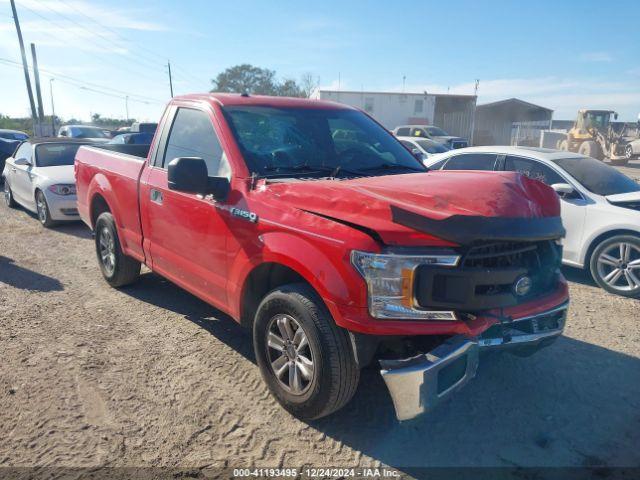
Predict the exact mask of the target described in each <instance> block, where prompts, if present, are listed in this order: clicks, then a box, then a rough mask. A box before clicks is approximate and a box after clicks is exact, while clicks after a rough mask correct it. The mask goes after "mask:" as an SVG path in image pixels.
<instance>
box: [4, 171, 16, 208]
mask: <svg viewBox="0 0 640 480" xmlns="http://www.w3.org/2000/svg"><path fill="white" fill-rule="evenodd" d="M3 191H4V203H6V205H7V207H9V208H16V207H17V206H18V204H17V203H16V201H15V200H14V199H13V193H12V192H11V187H10V186H9V182H7V179H6V178H5V179H4V187H3Z"/></svg>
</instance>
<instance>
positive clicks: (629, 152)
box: [624, 144, 633, 161]
mask: <svg viewBox="0 0 640 480" xmlns="http://www.w3.org/2000/svg"><path fill="white" fill-rule="evenodd" d="M624 158H626V159H627V161H629V160H632V159H633V146H632V145H631V144H628V145H627V146H626V147H625V148H624Z"/></svg>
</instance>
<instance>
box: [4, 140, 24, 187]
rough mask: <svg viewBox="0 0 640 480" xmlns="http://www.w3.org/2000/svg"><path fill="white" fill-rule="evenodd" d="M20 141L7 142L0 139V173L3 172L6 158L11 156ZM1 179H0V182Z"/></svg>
mask: <svg viewBox="0 0 640 480" xmlns="http://www.w3.org/2000/svg"><path fill="white" fill-rule="evenodd" d="M20 143H21V140H9V139H5V138H0V172H2V171H3V170H4V162H5V160H6V159H7V158H9V157H10V156H11V155H13V152H15V151H16V148H18V145H20ZM1 181H2V179H1V178H0V182H1Z"/></svg>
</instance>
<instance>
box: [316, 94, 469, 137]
mask: <svg viewBox="0 0 640 480" xmlns="http://www.w3.org/2000/svg"><path fill="white" fill-rule="evenodd" d="M311 97H312V98H316V99H321V100H330V101H334V102H340V103H346V104H347V105H351V106H354V107H357V108H360V109H362V110H364V111H365V112H367V113H368V114H369V115H371V116H372V117H374V118H375V119H376V120H377V121H378V122H380V123H381V124H382V125H384V126H385V127H386V128H388V129H389V130H392V129H394V128H395V127H397V126H399V125H436V126H438V127H440V128H442V129H443V130H445V131H446V132H447V133H449V134H450V135H457V136H460V137H463V138H466V139H468V140H469V141H471V136H472V133H473V121H474V117H475V109H476V98H477V97H476V96H475V95H444V94H433V93H427V92H424V93H397V92H364V91H361V92H355V91H342V90H340V91H338V90H322V89H320V90H316V91H315V92H314V93H313V95H312V96H311Z"/></svg>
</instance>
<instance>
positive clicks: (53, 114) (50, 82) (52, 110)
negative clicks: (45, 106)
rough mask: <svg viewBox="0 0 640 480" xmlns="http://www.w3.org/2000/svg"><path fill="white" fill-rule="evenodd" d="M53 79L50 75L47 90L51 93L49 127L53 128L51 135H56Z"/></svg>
mask: <svg viewBox="0 0 640 480" xmlns="http://www.w3.org/2000/svg"><path fill="white" fill-rule="evenodd" d="M54 80H55V79H54V78H53V77H51V78H50V79H49V92H50V93H51V128H52V130H53V136H54V137H55V136H56V109H55V107H54V105H53V81H54Z"/></svg>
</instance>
